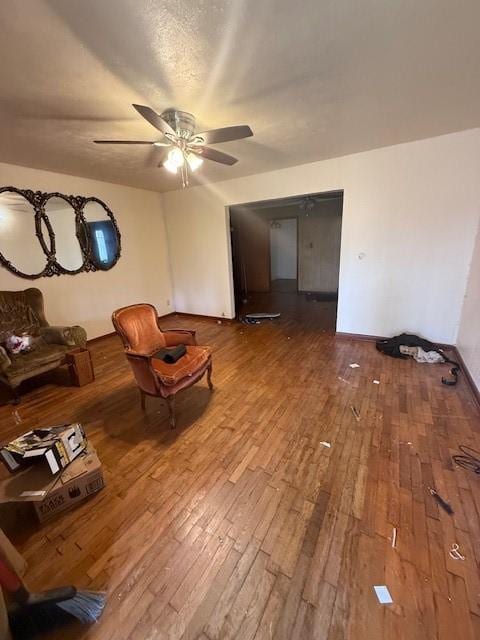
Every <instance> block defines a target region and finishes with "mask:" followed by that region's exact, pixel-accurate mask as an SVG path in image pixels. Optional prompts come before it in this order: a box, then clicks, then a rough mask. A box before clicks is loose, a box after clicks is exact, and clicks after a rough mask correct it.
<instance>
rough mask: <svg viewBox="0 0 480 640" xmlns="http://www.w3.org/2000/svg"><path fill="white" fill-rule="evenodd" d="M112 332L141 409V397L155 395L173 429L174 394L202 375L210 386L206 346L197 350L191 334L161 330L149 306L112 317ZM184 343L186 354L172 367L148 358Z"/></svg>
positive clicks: (209, 368)
mask: <svg viewBox="0 0 480 640" xmlns="http://www.w3.org/2000/svg"><path fill="white" fill-rule="evenodd" d="M112 322H113V326H114V327H115V330H116V331H117V333H118V334H119V335H120V337H121V339H122V341H123V346H124V348H125V354H126V356H127V360H128V361H129V363H130V366H131V367H132V370H133V373H134V376H135V379H136V381H137V385H138V387H139V389H140V397H141V403H142V409H145V395H149V396H157V397H158V396H159V397H161V398H164V399H165V400H166V401H167V404H168V410H169V414H170V426H171V427H172V429H174V428H175V394H177V393H178V392H179V391H181V390H182V389H186V388H187V387H191V386H192V385H193V384H195V383H196V382H197V381H198V380H200V378H202V377H203V375H204V373H205V372H207V381H208V386H209V388H210V390H212V389H213V385H212V379H211V376H212V356H211V353H210V349H209V347H200V346H198V345H197V342H196V340H195V331H189V330H186V329H172V330H168V331H162V330H161V328H160V327H159V325H158V315H157V311H156V309H155V307H154V306H153V305H151V304H133V305H131V306H129V307H123V308H122V309H117V310H116V311H114V312H113V314H112ZM179 344H184V345H185V347H186V349H187V353H186V354H185V355H184V356H183V357H181V358H180V359H179V360H178V361H177V362H175V363H174V364H167V363H165V362H163V360H160V359H158V358H152V356H153V355H154V354H155V353H156V352H157V351H159V350H160V349H162V348H163V347H173V346H176V345H179Z"/></svg>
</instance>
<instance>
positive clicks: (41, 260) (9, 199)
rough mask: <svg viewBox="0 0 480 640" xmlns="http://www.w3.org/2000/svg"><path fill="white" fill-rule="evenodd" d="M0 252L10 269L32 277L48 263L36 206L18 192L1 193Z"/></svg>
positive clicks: (39, 272) (38, 274) (41, 271)
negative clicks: (37, 229) (38, 233)
mask: <svg viewBox="0 0 480 640" xmlns="http://www.w3.org/2000/svg"><path fill="white" fill-rule="evenodd" d="M0 253H1V255H2V258H3V260H2V261H3V262H9V263H10V266H8V265H6V266H8V268H9V269H11V270H12V271H14V272H19V275H22V276H26V277H29V278H38V277H40V276H41V275H42V274H43V271H44V269H45V267H46V266H47V257H46V255H45V253H44V252H43V250H42V246H41V244H40V241H39V239H38V237H37V235H36V227H35V210H34V208H33V205H32V204H30V202H29V201H28V200H27V199H26V198H25V197H24V196H23V195H21V194H20V193H17V192H16V191H10V190H6V191H2V192H1V193H0Z"/></svg>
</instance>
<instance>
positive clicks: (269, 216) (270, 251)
mask: <svg viewBox="0 0 480 640" xmlns="http://www.w3.org/2000/svg"><path fill="white" fill-rule="evenodd" d="M342 212H343V192H342V191H336V192H329V193H317V194H306V195H302V196H294V197H291V198H282V199H280V200H268V201H263V202H255V203H248V204H244V205H237V206H233V207H230V232H231V245H232V266H233V283H234V292H235V309H236V316H237V318H242V317H243V316H244V315H246V314H247V313H281V314H282V316H281V317H282V319H287V320H290V321H295V322H301V323H309V324H310V325H311V326H312V327H315V328H322V329H326V330H331V331H334V330H335V327H336V314H337V300H338V286H339V269H340V241H341V224H342Z"/></svg>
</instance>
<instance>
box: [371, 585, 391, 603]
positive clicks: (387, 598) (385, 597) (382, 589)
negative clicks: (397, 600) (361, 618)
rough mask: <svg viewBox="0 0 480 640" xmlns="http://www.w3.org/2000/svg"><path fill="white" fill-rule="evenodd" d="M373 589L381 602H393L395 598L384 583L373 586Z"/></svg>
mask: <svg viewBox="0 0 480 640" xmlns="http://www.w3.org/2000/svg"><path fill="white" fill-rule="evenodd" d="M373 589H374V591H375V593H376V596H377V598H378V601H379V603H380V604H393V599H392V596H391V595H390V591H389V590H388V588H387V587H386V586H385V585H384V584H382V585H376V586H374V587H373Z"/></svg>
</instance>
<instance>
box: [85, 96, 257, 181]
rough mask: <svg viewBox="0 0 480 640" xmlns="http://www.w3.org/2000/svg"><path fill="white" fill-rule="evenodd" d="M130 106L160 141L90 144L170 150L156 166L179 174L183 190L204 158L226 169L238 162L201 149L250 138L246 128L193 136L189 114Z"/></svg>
mask: <svg viewBox="0 0 480 640" xmlns="http://www.w3.org/2000/svg"><path fill="white" fill-rule="evenodd" d="M132 106H133V107H134V108H135V109H136V110H137V111H138V113H139V114H140V115H141V116H142V117H143V118H145V120H147V122H149V123H150V124H151V125H152V126H154V127H155V129H157V130H158V131H160V132H161V133H162V136H163V138H162V139H161V140H158V141H157V140H153V141H151V140H94V142H95V143H96V144H147V145H153V146H155V147H165V148H168V147H171V149H170V151H169V152H168V156H167V159H166V160H163V159H162V161H161V162H160V163H159V164H158V165H157V166H159V167H161V166H163V167H165V169H167V170H168V171H170V172H172V173H175V174H176V173H177V172H178V170H180V173H181V176H182V182H183V186H184V187H186V186H187V185H188V170H189V169H190V171H196V170H197V169H198V168H199V167H200V165H201V164H202V163H203V159H204V158H207V160H213V161H214V162H220V163H221V164H227V165H233V164H235V163H236V162H238V160H237V158H234V157H233V156H230V155H228V154H227V153H223V152H222V151H218V150H217V149H212V148H211V147H207V146H205V145H207V144H218V143H219V142H229V141H231V140H241V139H242V138H248V137H249V136H253V132H252V130H251V129H250V127H249V126H247V125H237V126H233V127H223V128H222V129H211V130H210V131H202V132H200V133H195V117H194V116H193V115H192V114H191V113H187V112H186V111H179V110H178V109H167V110H166V111H164V112H163V113H162V114H161V115H158V113H156V112H155V111H154V110H153V109H151V108H150V107H145V106H143V105H141V104H134V105H132Z"/></svg>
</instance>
